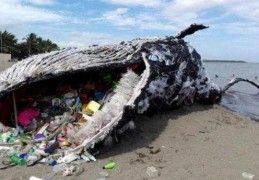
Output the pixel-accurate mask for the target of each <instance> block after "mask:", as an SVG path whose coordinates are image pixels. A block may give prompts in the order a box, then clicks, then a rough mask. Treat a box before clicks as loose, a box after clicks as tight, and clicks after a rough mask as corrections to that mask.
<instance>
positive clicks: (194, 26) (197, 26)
mask: <svg viewBox="0 0 259 180" xmlns="http://www.w3.org/2000/svg"><path fill="white" fill-rule="evenodd" d="M207 28H209V26H204V25H203V24H191V25H190V26H189V27H188V28H186V29H184V30H183V31H181V32H180V33H179V34H178V35H177V36H176V38H177V39H183V38H184V37H185V36H188V35H191V34H193V33H195V32H196V31H199V30H203V29H207Z"/></svg>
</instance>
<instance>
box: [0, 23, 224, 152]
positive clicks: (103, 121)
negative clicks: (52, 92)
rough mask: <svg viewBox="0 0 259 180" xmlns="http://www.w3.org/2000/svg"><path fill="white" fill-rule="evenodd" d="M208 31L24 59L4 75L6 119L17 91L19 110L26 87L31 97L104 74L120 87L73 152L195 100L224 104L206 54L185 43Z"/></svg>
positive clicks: (75, 139) (76, 138) (0, 107)
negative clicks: (116, 77)
mask: <svg viewBox="0 0 259 180" xmlns="http://www.w3.org/2000/svg"><path fill="white" fill-rule="evenodd" d="M204 28H206V27H205V26H203V25H197V24H194V25H191V26H190V27H189V28H187V29H185V30H184V31H182V32H181V33H179V35H177V36H176V37H173V36H170V37H165V38H159V39H135V40H132V41H129V42H121V43H119V44H115V45H103V46H90V47H88V48H84V49H77V48H69V49H64V50H60V51H55V52H50V53H46V54H40V55H34V56H31V57H29V58H27V59H24V60H22V61H20V62H18V63H16V64H14V65H13V66H12V67H10V68H9V69H7V70H5V71H3V72H1V73H0V102H1V103H0V112H1V114H2V116H0V118H1V119H0V121H1V122H2V123H4V124H8V121H7V116H4V114H8V113H11V112H13V110H12V107H13V104H12V102H13V101H12V95H14V93H13V92H15V96H16V98H15V99H16V102H17V106H18V107H19V100H20V99H21V98H22V97H23V96H25V95H24V93H25V91H23V90H24V87H27V89H26V93H28V92H30V88H32V87H33V85H37V87H40V88H39V89H45V88H46V86H49V85H50V84H53V83H54V84H55V83H59V82H61V81H62V82H64V81H68V82H73V81H77V82H79V81H81V80H82V81H83V80H86V79H91V80H94V79H95V76H96V75H97V74H100V73H102V72H112V73H113V74H114V73H115V74H118V75H120V80H119V83H118V84H117V88H116V89H115V90H114V92H113V93H112V96H111V97H110V98H109V100H108V101H104V102H103V106H102V109H101V110H99V111H97V112H96V113H94V114H93V116H87V115H85V118H86V119H88V120H89V123H86V124H85V125H82V126H81V127H80V128H79V129H77V131H75V132H74V133H72V134H70V137H69V139H70V141H71V143H72V144H73V143H74V144H77V146H75V148H73V149H70V150H69V151H75V150H80V149H82V148H84V147H85V148H90V147H94V145H95V143H97V142H99V141H101V140H103V139H104V138H105V137H106V136H107V135H108V134H109V133H110V132H111V131H112V130H113V129H119V128H121V127H123V126H124V125H125V124H126V123H128V122H129V121H130V120H133V119H134V118H135V117H136V115H137V114H143V113H152V112H156V111H158V110H161V109H175V108H177V107H180V106H182V105H191V104H193V103H194V102H195V101H197V102H202V103H211V104H213V103H216V102H219V101H220V98H221V96H222V94H223V92H224V91H223V90H222V89H221V88H219V87H218V86H217V85H216V84H214V83H212V82H211V81H210V78H209V77H208V75H207V73H206V71H205V68H204V66H203V63H202V61H201V56H200V55H199V54H198V53H197V52H196V50H195V49H194V48H193V47H192V46H190V45H189V43H187V42H185V41H184V40H183V38H184V37H185V36H186V35H189V34H192V33H194V32H195V31H197V30H201V29H204ZM28 87H29V88H28Z"/></svg>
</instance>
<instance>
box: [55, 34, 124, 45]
mask: <svg viewBox="0 0 259 180" xmlns="http://www.w3.org/2000/svg"><path fill="white" fill-rule="evenodd" d="M61 36H62V37H66V38H65V39H66V40H65V41H58V42H57V43H58V45H59V46H60V47H62V48H63V47H86V46H89V45H93V44H108V43H116V42H118V41H121V40H122V39H119V38H118V37H115V36H113V35H111V34H106V33H94V32H80V31H73V32H63V33H62V34H61Z"/></svg>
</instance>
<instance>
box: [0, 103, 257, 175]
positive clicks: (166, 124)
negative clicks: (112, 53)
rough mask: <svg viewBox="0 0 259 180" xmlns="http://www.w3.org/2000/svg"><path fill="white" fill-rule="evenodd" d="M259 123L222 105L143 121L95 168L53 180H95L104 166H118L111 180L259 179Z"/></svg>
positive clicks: (41, 171) (105, 151)
mask: <svg viewBox="0 0 259 180" xmlns="http://www.w3.org/2000/svg"><path fill="white" fill-rule="evenodd" d="M258 137H259V123H258V122H254V121H252V120H250V119H249V118H247V117H244V116H242V115H239V114H238V113H235V112H232V111H229V110H227V109H225V108H223V107H221V106H219V105H214V106H203V105H199V104H195V105H193V106H191V107H183V108H180V109H178V110H174V111H171V112H161V113H158V114H157V115H154V116H152V117H148V116H140V117H138V119H137V121H136V129H135V130H133V131H130V132H128V133H127V134H126V135H125V136H124V137H122V139H121V142H120V143H119V144H114V145H112V146H104V147H102V148H101V149H100V154H99V155H97V156H96V158H97V159H98V160H97V162H92V163H85V164H84V165H83V166H84V169H85V172H84V173H83V174H81V175H79V176H77V177H75V176H71V177H62V176H55V177H54V179H78V180H81V179H82V180H85V179H90V180H92V179H93V180H94V179H97V178H100V175H99V172H101V171H103V170H102V166H103V165H104V164H105V163H106V162H108V161H110V160H114V161H115V162H117V167H116V168H115V169H114V170H109V171H108V172H109V175H110V178H108V179H113V180H121V179H126V180H127V179H128V180H135V179H143V180H146V179H161V180H162V179H163V180H164V179H165V180H166V179H168V180H171V179H197V180H201V179H215V180H218V179H231V180H232V179H235V180H236V179H240V180H241V179H244V178H243V177H242V175H241V174H242V173H243V172H248V173H252V174H255V179H258V177H259V156H258V152H259V138H258ZM149 166H154V167H156V168H157V169H158V171H159V173H160V176H159V177H158V178H150V177H149V176H148V175H147V173H146V168H147V167H149ZM50 172H52V170H51V167H48V166H46V165H35V166H33V167H28V168H27V167H18V166H17V167H13V168H9V169H6V170H1V179H14V180H16V179H29V177H30V176H32V175H33V176H37V177H43V176H44V175H46V174H47V173H50Z"/></svg>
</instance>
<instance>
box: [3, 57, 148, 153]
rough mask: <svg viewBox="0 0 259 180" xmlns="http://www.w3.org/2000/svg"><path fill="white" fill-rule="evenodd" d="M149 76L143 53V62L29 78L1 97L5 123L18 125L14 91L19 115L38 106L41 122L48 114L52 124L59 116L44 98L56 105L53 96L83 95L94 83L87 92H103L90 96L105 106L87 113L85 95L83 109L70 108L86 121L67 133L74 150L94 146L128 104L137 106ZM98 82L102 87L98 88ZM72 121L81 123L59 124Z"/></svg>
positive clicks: (103, 136) (117, 121) (112, 125)
mask: <svg viewBox="0 0 259 180" xmlns="http://www.w3.org/2000/svg"><path fill="white" fill-rule="evenodd" d="M149 75H150V68H149V64H148V62H147V60H146V58H145V56H143V61H141V62H140V63H139V62H138V63H130V64H120V65H116V66H103V67H98V68H93V69H90V70H89V69H85V70H80V71H72V72H67V73H65V74H63V75H60V76H55V77H51V78H46V79H44V80H40V81H37V82H30V81H28V82H27V83H24V85H23V86H21V87H19V88H18V89H16V90H14V91H12V92H9V93H7V94H5V95H4V96H3V97H1V100H0V111H1V112H3V111H5V114H8V117H9V119H8V120H7V119H6V117H5V119H0V120H1V122H2V123H3V124H7V125H9V126H11V125H13V126H14V125H15V121H14V119H15V118H14V115H13V114H14V110H13V102H12V100H13V99H12V94H15V99H16V106H17V111H18V112H17V114H18V116H19V113H21V112H22V111H23V110H24V109H26V108H34V109H36V110H37V111H39V112H40V113H41V115H40V118H37V121H39V120H42V115H43V114H48V118H49V119H46V118H45V119H44V122H45V123H46V122H48V123H50V124H51V120H52V119H53V118H55V115H54V114H55V113H53V112H52V114H51V115H50V111H49V110H48V111H46V104H45V105H43V104H42V102H43V101H45V102H46V100H48V102H49V104H51V103H52V104H51V106H52V107H53V99H55V100H57V99H60V100H61V101H63V100H64V99H63V98H64V96H65V95H64V94H65V93H66V94H71V93H72V92H73V93H74V94H76V95H78V97H81V96H79V95H82V94H83V93H84V92H83V91H84V90H85V86H88V88H92V87H89V86H91V85H93V84H94V85H95V89H91V92H87V93H90V94H91V93H92V94H94V95H93V96H96V94H98V93H99V95H100V94H102V95H101V96H102V97H101V98H99V99H98V100H96V99H94V97H91V98H90V99H91V100H90V102H92V101H94V102H95V103H98V104H99V105H100V106H101V107H100V109H99V110H97V111H94V112H89V111H88V112H87V111H85V112H84V111H83V108H84V107H86V106H84V105H86V104H84V103H83V102H82V99H81V98H79V99H80V100H81V101H80V102H81V104H82V107H81V109H80V110H79V109H77V110H75V109H74V108H75V107H74V104H71V106H70V105H67V110H68V111H69V112H71V111H72V112H71V117H73V114H80V115H81V116H80V118H83V119H85V120H86V122H84V123H83V124H81V125H79V126H74V127H75V128H73V129H72V130H71V131H70V133H67V138H68V139H69V141H70V143H71V144H72V146H71V147H72V149H70V151H76V150H79V149H82V148H90V147H93V146H94V144H95V143H97V142H99V141H101V140H103V139H104V138H105V137H106V136H107V135H108V133H109V132H110V131H111V130H113V129H114V128H115V127H116V126H117V125H118V123H119V121H120V120H121V119H122V117H123V114H124V112H125V107H127V106H128V107H131V108H134V107H135V104H136V99H137V98H138V97H139V96H140V94H141V90H142V89H143V88H144V87H145V85H146V84H147V81H148V78H149ZM104 84H105V85H104ZM107 84H109V85H107ZM98 85H100V86H101V87H100V86H99V87H98ZM103 86H105V87H103ZM107 86H108V87H107ZM67 89H69V90H67ZM97 89H98V92H97ZM104 89H105V90H104ZM71 90H73V91H71ZM100 91H101V93H100ZM35 99H36V100H35ZM62 99H63V100H62ZM34 100H35V101H34ZM37 100H38V102H37ZM64 102H65V103H64ZM64 102H63V103H64V104H66V101H65V100H64ZM37 103H38V104H37ZM54 103H55V102H54ZM88 103H89V102H88ZM71 109H72V110H71ZM7 110H9V112H7ZM11 116H13V118H10V117H11ZM0 117H1V116H0ZM2 118H3V117H2ZM18 122H19V121H18ZM68 123H71V124H77V122H65V123H64V122H63V124H62V123H60V124H59V126H62V125H64V124H68ZM37 129H39V128H37ZM50 136H51V135H50ZM52 138H53V137H52ZM49 140H50V138H49Z"/></svg>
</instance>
